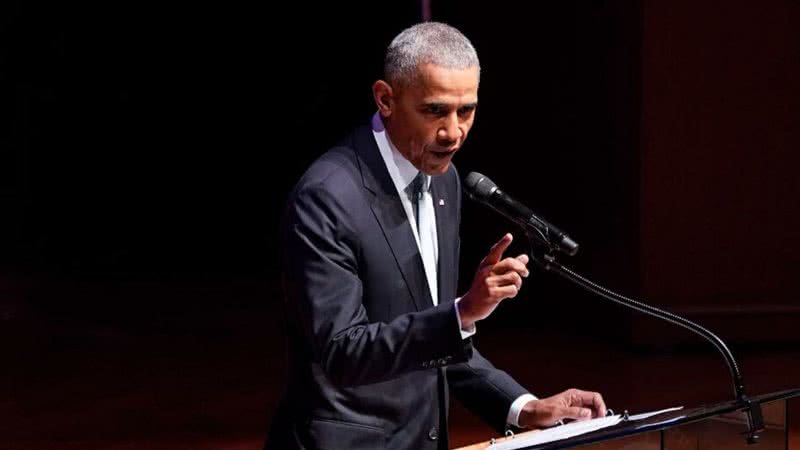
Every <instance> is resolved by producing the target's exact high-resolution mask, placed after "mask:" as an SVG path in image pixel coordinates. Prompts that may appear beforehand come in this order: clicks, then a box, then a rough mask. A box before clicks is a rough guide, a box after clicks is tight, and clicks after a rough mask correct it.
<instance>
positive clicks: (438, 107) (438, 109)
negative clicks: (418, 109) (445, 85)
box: [425, 103, 447, 116]
mask: <svg viewBox="0 0 800 450" xmlns="http://www.w3.org/2000/svg"><path fill="white" fill-rule="evenodd" d="M425 112H426V113H428V114H433V115H435V116H441V115H444V114H447V108H446V107H445V106H444V105H442V104H439V103H431V104H428V105H425Z"/></svg>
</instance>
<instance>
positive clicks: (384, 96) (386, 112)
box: [372, 80, 395, 118]
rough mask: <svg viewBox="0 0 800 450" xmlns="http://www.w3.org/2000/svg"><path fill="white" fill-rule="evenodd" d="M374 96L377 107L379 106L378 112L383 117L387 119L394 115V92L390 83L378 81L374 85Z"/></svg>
mask: <svg viewBox="0 0 800 450" xmlns="http://www.w3.org/2000/svg"><path fill="white" fill-rule="evenodd" d="M372 96H373V98H374V99H375V105H377V106H378V112H380V114H381V117H383V118H387V117H389V116H391V115H392V111H394V107H395V102H394V90H393V89H392V86H390V85H389V83H387V82H385V81H383V80H378V81H376V82H375V83H373V85H372Z"/></svg>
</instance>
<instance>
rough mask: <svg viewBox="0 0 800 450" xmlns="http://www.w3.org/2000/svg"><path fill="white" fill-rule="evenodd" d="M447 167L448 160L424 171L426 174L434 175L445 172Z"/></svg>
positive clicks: (448, 166) (448, 164) (448, 165)
mask: <svg viewBox="0 0 800 450" xmlns="http://www.w3.org/2000/svg"><path fill="white" fill-rule="evenodd" d="M449 168H450V163H449V162H448V163H447V164H442V165H439V166H435V167H428V168H426V170H424V172H425V173H426V174H427V175H431V176H436V175H442V174H444V173H445V172H447V169H449Z"/></svg>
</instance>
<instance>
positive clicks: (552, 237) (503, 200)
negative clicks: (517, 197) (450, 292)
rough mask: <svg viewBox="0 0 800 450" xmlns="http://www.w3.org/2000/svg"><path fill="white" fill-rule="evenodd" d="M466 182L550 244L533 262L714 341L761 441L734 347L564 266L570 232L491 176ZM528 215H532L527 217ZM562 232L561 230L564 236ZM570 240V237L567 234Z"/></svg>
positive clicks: (759, 418)
mask: <svg viewBox="0 0 800 450" xmlns="http://www.w3.org/2000/svg"><path fill="white" fill-rule="evenodd" d="M464 184H465V187H466V191H467V193H468V194H469V196H470V198H472V199H474V200H477V201H479V202H481V203H483V204H484V205H487V206H489V207H491V208H492V209H494V210H495V211H498V212H500V213H501V214H502V215H504V216H506V217H507V218H510V219H511V220H512V221H514V222H516V223H518V224H520V225H522V226H523V227H524V228H525V231H526V234H527V236H528V239H529V240H532V241H533V240H535V241H538V242H544V243H545V244H547V245H546V247H547V251H542V250H539V251H538V252H537V250H535V249H533V247H532V250H531V254H530V257H531V261H533V262H534V264H536V265H537V266H538V267H540V268H542V269H544V270H546V271H548V272H555V273H556V274H558V275H560V276H561V277H563V278H565V279H567V280H569V281H571V282H572V283H574V284H576V285H578V286H580V287H582V288H583V289H585V290H587V291H589V292H592V293H594V294H597V295H599V296H600V297H603V298H605V299H608V300H611V301H613V302H615V303H618V304H621V305H623V306H625V307H627V308H631V309H633V310H635V311H638V312H641V313H644V314H647V315H650V316H652V317H656V318H658V319H661V320H665V321H667V322H669V323H671V324H674V325H678V326H680V327H683V328H685V329H687V330H689V331H691V332H693V333H695V334H697V335H700V336H702V337H703V339H705V340H707V341H708V342H710V343H711V344H712V345H713V346H714V347H715V348H716V349H717V350H718V351H719V352H720V354H722V357H723V358H724V359H725V363H726V364H727V365H728V371H729V372H730V375H731V379H732V381H733V391H734V395H735V397H736V401H737V403H738V404H739V405H740V407H741V409H742V410H744V411H745V412H746V414H747V423H748V430H747V432H746V433H745V435H746V438H747V442H748V444H755V443H757V442H758V440H759V433H761V432H762V431H763V430H764V419H763V415H762V412H761V404H760V403H759V402H757V401H754V400H752V399H750V398H748V397H747V396H746V395H745V392H744V382H743V380H742V374H741V371H740V370H739V365H738V364H737V363H736V359H735V358H734V357H733V353H731V351H730V349H728V346H727V345H726V344H725V342H724V341H723V340H722V339H721V338H720V337H719V336H717V335H716V334H714V333H712V332H711V331H709V330H708V329H706V328H704V327H702V326H700V325H698V324H696V323H694V322H692V321H691V320H688V319H686V318H683V317H681V316H678V315H676V314H673V313H671V312H668V311H664V310H662V309H659V308H656V307H654V306H651V305H648V304H645V303H642V302H639V301H636V300H634V299H631V298H628V297H625V296H623V295H620V294H617V293H616V292H614V291H612V290H610V289H607V288H605V287H603V286H600V285H599V284H597V283H594V282H593V281H591V280H589V279H587V278H585V277H583V276H581V275H579V274H577V273H575V272H573V271H572V270H570V269H568V268H567V267H564V266H563V265H561V264H560V263H558V262H557V261H556V260H555V257H554V256H553V252H554V250H560V251H564V252H566V253H567V254H570V255H572V254H574V253H575V251H577V247H578V246H577V244H575V245H574V249H573V251H572V253H570V252H569V251H568V250H569V249H570V248H571V247H569V245H568V244H564V243H563V237H566V235H564V234H563V233H562V232H561V231H560V230H558V229H557V228H555V227H553V226H552V225H550V224H548V223H547V222H544V221H541V222H544V224H546V225H547V226H544V227H543V226H541V225H534V224H533V221H534V220H535V221H539V220H540V219H538V218H536V216H535V215H533V213H532V212H531V211H530V210H529V209H527V208H526V207H525V206H523V205H521V204H519V203H518V202H516V201H514V200H513V199H511V198H510V197H508V196H507V195H506V194H505V193H503V192H502V191H500V190H499V189H498V188H497V185H496V184H494V183H493V182H492V181H491V180H489V179H488V178H487V177H485V176H483V175H481V174H479V173H476V172H471V173H470V174H469V175H467V177H466V179H465V181H464ZM526 217H528V218H527V219H526ZM558 233H560V235H559V234H558ZM559 239H562V240H559ZM566 239H569V238H568V237H566ZM570 241H571V240H570ZM573 243H574V241H573ZM565 245H566V247H565Z"/></svg>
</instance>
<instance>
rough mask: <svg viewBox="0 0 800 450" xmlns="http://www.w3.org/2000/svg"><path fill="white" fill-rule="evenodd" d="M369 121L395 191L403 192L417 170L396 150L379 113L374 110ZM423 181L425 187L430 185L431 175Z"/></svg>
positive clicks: (415, 175) (414, 176)
mask: <svg viewBox="0 0 800 450" xmlns="http://www.w3.org/2000/svg"><path fill="white" fill-rule="evenodd" d="M371 122H372V134H373V135H375V142H376V143H377V144H378V150H380V153H381V157H382V158H383V162H384V163H385V164H386V168H387V169H388V170H389V176H390V177H391V178H392V182H394V186H395V188H397V192H398V193H402V192H405V190H406V188H407V187H408V185H410V184H411V182H412V181H414V178H416V177H417V174H419V170H418V169H417V168H416V167H414V165H413V164H411V162H410V161H409V160H407V159H406V157H405V156H403V155H402V153H400V151H399V150H397V147H395V146H394V144H393V143H392V141H391V140H390V139H389V135H388V134H387V133H386V128H385V127H384V126H383V120H381V116H380V113H377V112H376V113H375V115H373V116H372V121H371ZM425 182H426V185H425V187H426V188H428V187H429V186H430V182H431V177H430V176H425Z"/></svg>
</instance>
